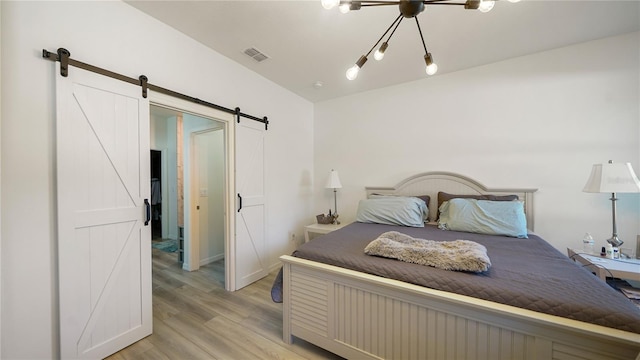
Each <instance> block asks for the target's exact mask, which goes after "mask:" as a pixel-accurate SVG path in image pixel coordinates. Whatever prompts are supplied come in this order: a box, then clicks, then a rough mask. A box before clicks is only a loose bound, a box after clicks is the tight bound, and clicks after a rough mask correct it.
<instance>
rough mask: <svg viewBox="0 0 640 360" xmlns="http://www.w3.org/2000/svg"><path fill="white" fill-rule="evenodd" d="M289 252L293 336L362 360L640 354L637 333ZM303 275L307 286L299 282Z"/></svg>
mask: <svg viewBox="0 0 640 360" xmlns="http://www.w3.org/2000/svg"><path fill="white" fill-rule="evenodd" d="M281 259H282V261H283V263H284V284H283V285H284V309H285V311H284V319H283V331H284V334H283V335H284V340H285V342H287V343H290V342H291V341H292V336H296V337H299V338H301V339H304V340H306V341H309V342H311V343H313V344H316V345H318V346H320V347H322V348H325V349H327V350H329V351H331V352H334V353H336V354H338V355H341V356H344V357H346V358H358V359H360V358H370V359H460V358H462V359H467V358H477V359H566V358H579V359H636V358H637V356H639V354H640V336H638V335H637V334H633V333H629V332H624V331H620V330H614V329H610V328H606V327H602V326H599V325H593V324H587V323H584V322H580V321H575V320H569V319H564V318H560V317H557V316H552V315H545V314H541V313H536V312H533V311H529V310H524V309H519V308H515V307H511V306H507V305H501V304H497V303H492V302H489V301H484V300H478V299H475V298H471V297H467V296H463V295H456V294H451V293H447V292H443V291H437V290H432V289H428V288H424V287H420V286H416V285H411V284H407V283H404V282H400V281H396V280H391V279H386V278H380V277H377V276H374V275H368V274H364V273H359V272H356V271H351V270H347V269H342V268H339V267H335V266H331V265H325V264H321V263H317V262H313V261H309V260H304V259H299V258H295V257H291V256H283V257H281ZM301 282H302V283H304V284H305V287H299V286H297V285H296V284H299V283H301ZM311 304H313V305H311ZM287 309H290V311H287ZM302 309H307V310H311V311H301V310H302ZM325 309H326V310H325Z"/></svg>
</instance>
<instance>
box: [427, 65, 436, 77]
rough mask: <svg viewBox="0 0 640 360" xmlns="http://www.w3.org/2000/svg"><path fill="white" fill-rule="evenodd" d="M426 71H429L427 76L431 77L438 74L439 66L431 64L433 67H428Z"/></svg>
mask: <svg viewBox="0 0 640 360" xmlns="http://www.w3.org/2000/svg"><path fill="white" fill-rule="evenodd" d="M426 71H427V75H429V76H431V75H433V74H435V73H437V72H438V64H436V63H431V65H427V68H426Z"/></svg>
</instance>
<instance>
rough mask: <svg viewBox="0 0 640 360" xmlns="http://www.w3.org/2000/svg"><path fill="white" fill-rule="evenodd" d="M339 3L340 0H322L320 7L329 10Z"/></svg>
mask: <svg viewBox="0 0 640 360" xmlns="http://www.w3.org/2000/svg"><path fill="white" fill-rule="evenodd" d="M338 4H340V0H322V7H323V8H325V9H327V10H330V9H333V8H334V7H336V6H337V5H338Z"/></svg>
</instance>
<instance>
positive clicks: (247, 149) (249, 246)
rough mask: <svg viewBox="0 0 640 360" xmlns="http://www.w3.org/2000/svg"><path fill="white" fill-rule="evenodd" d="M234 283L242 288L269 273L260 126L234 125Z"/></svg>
mask: <svg viewBox="0 0 640 360" xmlns="http://www.w3.org/2000/svg"><path fill="white" fill-rule="evenodd" d="M235 130H236V131H235V135H236V141H235V145H236V151H235V155H236V192H237V194H236V195H237V196H236V202H237V203H236V205H237V207H236V208H237V211H236V222H235V223H236V241H235V260H236V261H235V264H236V268H235V284H236V289H240V288H242V287H245V286H247V285H249V284H251V283H253V282H255V281H257V280H259V279H262V278H263V277H265V276H267V275H268V274H269V271H268V264H267V248H266V243H265V213H266V210H265V209H266V199H265V196H264V193H265V191H264V190H265V186H264V178H265V176H264V147H265V135H266V130H265V129H264V124H262V123H260V122H257V121H253V120H243V121H241V122H240V123H236V129H235Z"/></svg>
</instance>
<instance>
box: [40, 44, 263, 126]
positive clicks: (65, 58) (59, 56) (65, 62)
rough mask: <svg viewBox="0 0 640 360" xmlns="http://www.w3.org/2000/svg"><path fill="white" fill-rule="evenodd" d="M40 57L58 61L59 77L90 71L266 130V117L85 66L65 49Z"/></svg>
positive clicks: (44, 53)
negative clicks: (73, 69) (261, 125)
mask: <svg viewBox="0 0 640 360" xmlns="http://www.w3.org/2000/svg"><path fill="white" fill-rule="evenodd" d="M42 57H43V58H45V59H47V60H51V61H59V62H60V75H61V76H63V77H67V76H69V65H73V66H75V67H77V68H80V69H84V70H87V71H91V72H94V73H96V74H100V75H104V76H108V77H110V78H113V79H117V80H120V81H124V82H128V83H130V84H133V85H139V86H140V87H141V88H142V97H144V98H146V97H147V90H153V91H156V92H159V93H162V94H165V95H169V96H173V97H176V98H179V99H183V100H187V101H191V102H194V103H196V104H200V105H204V106H207V107H210V108H214V109H216V110H220V111H223V112H226V113H228V114H235V115H236V116H238V122H240V117H245V118H247V119H251V120H254V121H258V122H261V123H264V128H265V130H268V128H267V127H268V125H269V121H268V120H267V117H266V116H265V117H263V118H262V119H261V118H258V117H255V116H252V115H249V114H245V113H242V112H240V108H235V109H230V108H226V107H224V106H220V105H217V104H214V103H210V102H208V101H204V100H200V99H198V98H195V97H192V96H189V95H185V94H181V93H179V92H176V91H173V90H169V89H165V88H163V87H160V86H157V85H153V84H149V79H148V78H147V77H146V76H145V75H140V76H139V77H138V78H137V79H135V78H132V77H128V76H124V75H122V74H118V73H115V72H113V71H109V70H106V69H103V68H99V67H97V66H93V65H90V64H86V63H83V62H80V61H78V60H75V59H72V58H71V52H70V51H69V50H67V49H65V48H59V49H58V51H57V52H55V53H53V52H50V51H48V50H47V49H42Z"/></svg>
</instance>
